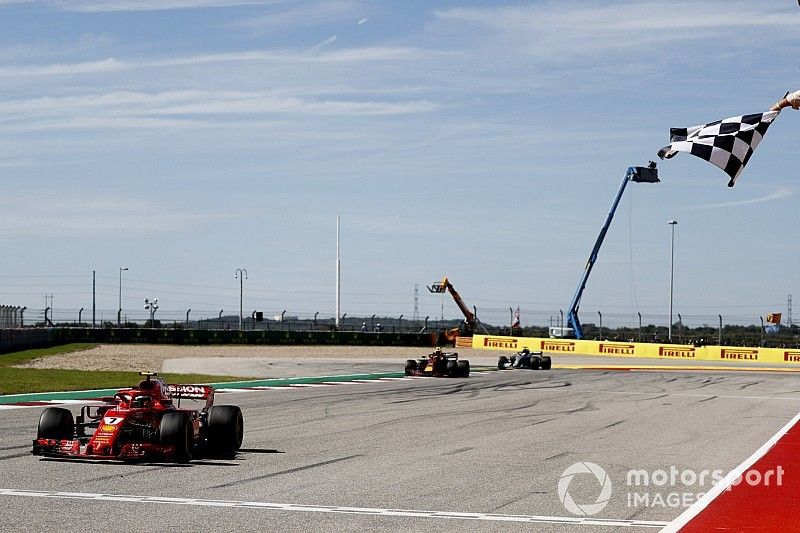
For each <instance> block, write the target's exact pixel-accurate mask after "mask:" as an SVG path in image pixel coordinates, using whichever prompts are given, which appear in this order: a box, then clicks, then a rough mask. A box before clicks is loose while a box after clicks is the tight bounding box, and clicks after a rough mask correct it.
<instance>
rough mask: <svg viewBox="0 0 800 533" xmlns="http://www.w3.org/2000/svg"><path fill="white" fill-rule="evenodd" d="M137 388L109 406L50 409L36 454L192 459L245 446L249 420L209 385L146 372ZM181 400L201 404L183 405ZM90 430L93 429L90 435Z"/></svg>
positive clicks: (42, 424) (226, 453)
mask: <svg viewBox="0 0 800 533" xmlns="http://www.w3.org/2000/svg"><path fill="white" fill-rule="evenodd" d="M141 375H143V376H145V379H143V380H141V381H140V382H139V384H138V385H137V386H136V387H132V388H130V389H122V390H119V391H118V392H117V393H116V394H114V396H111V397H107V398H103V400H104V401H105V404H104V405H101V406H98V407H91V406H83V407H81V414H80V415H78V416H77V417H75V418H73V416H72V412H71V411H70V410H69V409H63V408H60V407H48V408H46V409H45V410H44V411H43V412H42V414H41V416H40V417H39V428H38V431H37V435H36V440H34V441H33V454H34V455H43V456H49V457H62V458H80V459H106V460H108V459H112V460H113V459H118V460H158V461H174V462H188V461H190V460H191V459H192V457H195V456H198V455H203V456H212V457H231V456H233V455H234V454H235V453H236V451H237V450H238V449H239V448H240V447H241V445H242V436H243V434H244V422H243V419H242V411H241V409H239V407H237V406H235V405H214V389H213V387H210V386H208V385H168V384H167V383H165V382H164V380H163V379H161V378H159V377H157V375H156V374H155V373H148V372H142V373H141ZM181 399H186V400H194V401H197V402H202V407H201V408H200V409H185V408H184V409H181V407H180V401H181ZM87 429H90V430H92V431H91V433H87Z"/></svg>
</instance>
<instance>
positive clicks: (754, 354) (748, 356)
mask: <svg viewBox="0 0 800 533" xmlns="http://www.w3.org/2000/svg"><path fill="white" fill-rule="evenodd" d="M719 358H720V359H734V360H736V361H758V350H744V349H736V348H734V349H730V348H723V349H722V350H721V351H720V353H719Z"/></svg>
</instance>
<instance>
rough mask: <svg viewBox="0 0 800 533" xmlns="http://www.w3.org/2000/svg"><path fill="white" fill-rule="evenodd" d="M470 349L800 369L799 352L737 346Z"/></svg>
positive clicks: (497, 345) (546, 342)
mask: <svg viewBox="0 0 800 533" xmlns="http://www.w3.org/2000/svg"><path fill="white" fill-rule="evenodd" d="M472 347H473V348H476V349H479V350H505V351H519V350H521V349H522V348H526V347H527V348H528V349H530V350H541V351H543V352H549V353H557V354H566V355H568V354H575V355H603V356H608V357H644V358H650V359H673V360H674V359H678V360H681V359H684V360H686V359H692V360H696V361H751V362H759V363H783V364H786V363H789V364H795V365H797V366H798V367H800V349H789V348H749V347H739V346H692V345H690V344H651V343H643V342H612V341H588V340H577V339H549V338H542V337H503V336H500V335H475V336H474V337H472Z"/></svg>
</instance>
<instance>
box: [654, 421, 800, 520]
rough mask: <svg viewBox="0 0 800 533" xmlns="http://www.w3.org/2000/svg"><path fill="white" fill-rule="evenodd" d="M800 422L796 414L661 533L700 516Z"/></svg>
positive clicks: (766, 503)
mask: <svg viewBox="0 0 800 533" xmlns="http://www.w3.org/2000/svg"><path fill="white" fill-rule="evenodd" d="M798 421H800V413H797V414H796V415H795V416H794V418H792V419H791V420H789V422H788V423H787V424H786V425H785V426H783V427H782V428H781V429H780V430H778V432H777V433H775V434H774V435H773V436H772V438H771V439H769V440H768V441H767V442H765V443H764V444H763V445H762V446H761V447H760V448H759V449H757V450H756V451H755V452H753V455H751V456H750V457H748V458H747V459H745V460H744V462H742V464H740V465H739V466H737V467H736V468H734V469H733V470H731V471H730V472H728V475H727V476H725V477H724V478H723V479H722V481H720V482H719V483H717V484H716V485H714V486H713V487H711V489H710V490H709V491H708V492H706V493H705V494H704V495H703V497H702V498H700V499H698V500H697V501H696V502H694V504H693V505H692V506H691V507H689V508H688V509H686V510H685V511H684V512H682V513H681V514H680V515H678V517H677V518H676V519H675V520H673V521H672V522H670V523H669V525H668V526H667V527H665V528H664V529H662V530H661V531H662V533H676V532H677V531H679V530H680V529H681V528H682V527H683V526H685V525H686V524H688V523H689V521H690V520H691V519H693V518H694V517H695V516H697V515H698V514H700V513H701V512H702V511H703V509H705V508H706V507H708V505H709V504H710V503H711V502H712V501H714V499H715V498H716V497H717V496H719V495H720V494H722V492H723V491H724V490H726V489H727V488H728V487H730V486H731V484H733V482H734V481H736V480H737V479H738V478H739V477H740V476H742V475H744V473H745V471H747V470H749V469H750V468H751V467H752V466H753V465H754V464H755V463H756V461H758V460H759V459H761V458H762V457H764V455H765V454H766V453H767V452H768V451H769V450H770V449H771V448H772V447H773V446H775V443H777V442H778V441H779V440H780V439H781V438H783V436H784V435H786V433H788V432H789V430H790V429H792V427H793V426H794V425H795V424H797V422H798ZM764 504H765V505H768V504H769V502H764Z"/></svg>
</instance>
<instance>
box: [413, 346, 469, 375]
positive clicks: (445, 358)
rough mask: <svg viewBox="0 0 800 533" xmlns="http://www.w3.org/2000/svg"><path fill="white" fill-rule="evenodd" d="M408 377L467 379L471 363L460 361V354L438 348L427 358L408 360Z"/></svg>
mask: <svg viewBox="0 0 800 533" xmlns="http://www.w3.org/2000/svg"><path fill="white" fill-rule="evenodd" d="M406 376H435V377H438V378H466V377H469V361H464V360H462V361H459V360H458V353H456V352H443V351H442V349H441V348H436V350H435V351H434V352H432V353H430V354H428V356H427V357H423V358H420V359H408V360H406Z"/></svg>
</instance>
